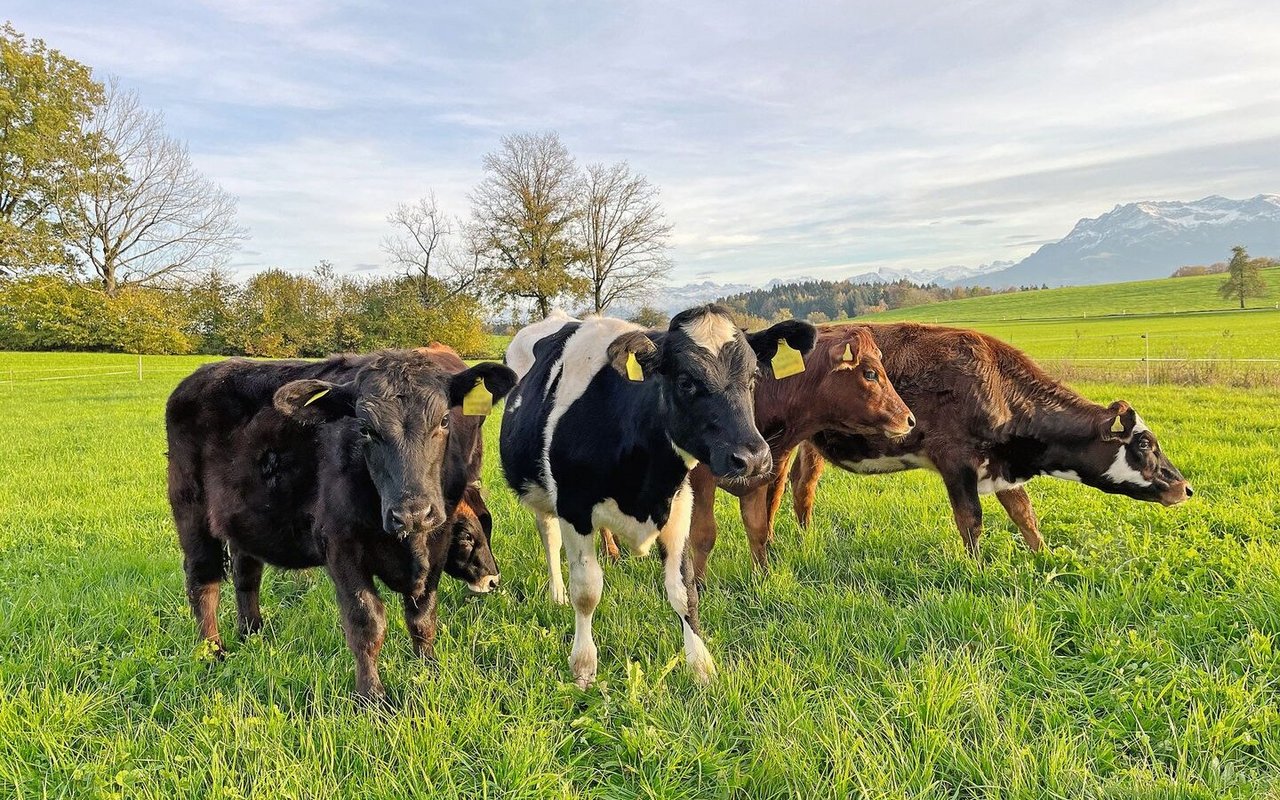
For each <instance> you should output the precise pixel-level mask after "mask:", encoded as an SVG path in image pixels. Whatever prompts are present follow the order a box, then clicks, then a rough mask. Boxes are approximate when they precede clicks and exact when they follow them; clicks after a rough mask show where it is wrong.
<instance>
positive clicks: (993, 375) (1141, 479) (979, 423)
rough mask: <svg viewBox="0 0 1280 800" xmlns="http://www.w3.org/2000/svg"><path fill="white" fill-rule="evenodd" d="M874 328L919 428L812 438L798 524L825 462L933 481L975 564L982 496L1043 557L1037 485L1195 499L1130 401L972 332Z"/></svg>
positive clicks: (771, 508)
mask: <svg viewBox="0 0 1280 800" xmlns="http://www.w3.org/2000/svg"><path fill="white" fill-rule="evenodd" d="M868 327H869V328H870V331H871V334H872V336H873V337H874V339H875V341H876V343H877V344H878V345H879V346H880V348H881V349H882V350H883V352H884V365H885V368H886V369H887V370H888V373H889V377H890V378H891V379H892V380H893V384H894V386H895V387H896V388H897V390H898V392H899V394H901V395H902V398H903V399H904V400H905V401H906V402H907V404H908V405H910V406H911V410H912V411H913V412H914V413H915V415H916V420H917V426H916V429H915V431H913V432H912V433H911V435H910V436H906V437H903V438H901V439H890V438H888V437H885V436H866V435H856V434H848V433H841V432H836V431H826V432H823V433H819V434H816V435H815V436H813V437H812V438H811V439H810V441H809V442H808V443H806V444H805V445H803V446H802V448H801V451H800V453H799V455H798V456H797V458H796V463H795V464H794V465H793V466H792V468H791V473H790V474H791V483H792V491H793V495H794V504H795V510H796V515H797V517H798V519H799V521H800V524H801V525H802V526H804V527H807V526H808V525H809V522H810V520H811V519H812V514H813V502H814V492H815V490H816V487H817V483H818V478H819V477H820V475H821V472H822V468H823V464H824V462H825V461H827V460H829V461H831V463H833V464H835V465H836V466H838V467H840V468H842V469H846V470H849V471H851V472H858V473H862V474H881V473H889V472H900V471H903V470H908V469H916V468H925V469H930V470H932V471H934V472H936V473H938V475H939V477H941V478H942V482H943V484H944V485H945V486H946V488H947V495H948V498H949V499H950V501H951V507H952V511H953V513H954V516H955V522H956V527H957V528H959V530H960V535H961V537H962V539H963V540H964V544H965V547H966V549H967V550H968V551H969V553H970V554H974V555H976V554H977V552H978V539H979V536H980V535H981V533H982V506H981V504H980V503H979V501H978V497H979V495H983V494H994V495H995V496H996V498H997V499H998V500H999V501H1000V504H1001V505H1002V506H1003V507H1004V509H1005V511H1006V512H1007V513H1008V514H1009V517H1010V519H1012V520H1013V522H1014V524H1015V525H1017V527H1018V529H1019V531H1021V533H1022V536H1023V539H1024V540H1025V541H1026V543H1027V546H1028V547H1029V548H1031V549H1032V550H1038V549H1039V548H1040V547H1041V544H1042V541H1041V538H1040V530H1039V525H1038V523H1037V521H1036V517H1035V511H1034V510H1033V509H1032V507H1031V501H1030V499H1029V498H1028V497H1027V493H1026V490H1024V489H1023V488H1022V487H1023V484H1025V483H1026V482H1027V481H1029V480H1030V479H1031V478H1033V477H1036V476H1039V475H1049V476H1052V477H1056V478H1061V479H1064V480H1070V481H1078V482H1080V483H1084V484H1086V485H1088V486H1092V487H1094V488H1096V489H1100V490H1102V491H1104V492H1108V493H1111V494H1122V495H1126V496H1128V497H1132V498H1134V499H1137V500H1146V501H1151V502H1158V503H1162V504H1164V505H1175V504H1177V503H1181V502H1183V501H1184V500H1186V499H1187V498H1188V497H1190V496H1191V494H1192V489H1191V485H1190V484H1189V483H1188V482H1187V481H1186V479H1185V478H1183V476H1182V473H1180V472H1179V471H1178V470H1177V469H1176V468H1175V467H1174V466H1173V464H1172V463H1170V462H1169V460H1168V458H1166V457H1165V455H1164V453H1163V451H1162V450H1161V449H1160V445H1159V443H1158V442H1157V441H1156V437H1155V434H1154V433H1152V431H1151V429H1150V428H1148V427H1147V425H1146V423H1145V422H1144V421H1143V419H1142V417H1140V416H1139V415H1138V413H1137V412H1136V411H1135V410H1134V409H1133V408H1131V407H1130V406H1129V404H1128V403H1126V402H1124V401H1117V402H1115V403H1112V404H1111V405H1109V406H1102V405H1098V404H1097V403H1093V402H1091V401H1089V400H1087V399H1085V398H1084V397H1081V396H1080V395H1079V394H1077V393H1076V392H1074V391H1072V390H1071V389H1069V388H1067V387H1066V386H1064V385H1062V384H1061V383H1059V382H1058V381H1055V380H1054V379H1053V378H1051V377H1049V375H1048V374H1046V373H1045V372H1044V371H1043V370H1042V369H1040V367H1038V366H1037V365H1036V364H1035V363H1034V362H1032V361H1031V359H1030V358H1028V357H1027V356H1026V355H1025V354H1023V353H1022V352H1021V351H1019V350H1017V349H1016V348H1014V347H1012V346H1011V345H1008V344H1006V343H1004V342H1002V341H1000V340H999V339H996V338H994V337H992V336H987V335H985V334H982V333H978V332H976V331H971V330H963V329H958V328H947V327H941V326H936V325H919V324H915V323H909V322H904V323H895V324H885V325H870V326H868ZM786 477H787V473H786V471H785V470H779V471H778V475H777V477H776V478H775V481H774V485H773V487H772V488H771V490H770V497H769V505H768V524H767V530H768V531H769V532H770V534H771V532H772V530H773V519H774V516H775V515H776V513H777V509H778V505H779V503H780V502H781V496H782V490H783V485H784V483H785V481H786ZM765 541H766V542H767V537H766V539H765ZM754 546H755V542H753V547H754Z"/></svg>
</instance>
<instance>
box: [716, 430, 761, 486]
mask: <svg viewBox="0 0 1280 800" xmlns="http://www.w3.org/2000/svg"><path fill="white" fill-rule="evenodd" d="M708 466H710V467H711V471H712V472H713V473H715V475H716V477H717V478H734V479H738V480H746V479H749V478H758V477H760V476H761V475H766V474H768V472H769V470H771V469H773V456H772V455H771V454H770V453H769V445H767V444H765V443H764V440H763V439H761V440H759V441H758V442H756V443H754V444H749V445H739V446H737V447H735V448H733V449H731V450H728V449H726V450H722V451H720V452H717V453H714V454H712V457H711V463H710V464H709V465H708Z"/></svg>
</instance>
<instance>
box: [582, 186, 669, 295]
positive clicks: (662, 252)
mask: <svg viewBox="0 0 1280 800" xmlns="http://www.w3.org/2000/svg"><path fill="white" fill-rule="evenodd" d="M581 203H582V213H581V215H580V216H579V217H578V219H577V222H576V228H577V235H578V239H579V241H580V245H581V247H582V264H581V269H582V270H583V271H584V272H585V274H586V278H587V280H588V281H589V282H590V284H591V300H592V302H593V303H594V304H595V311H596V313H597V314H599V313H602V312H604V311H605V310H606V309H607V308H609V306H611V305H613V304H614V303H616V302H618V301H619V300H642V299H644V298H645V297H647V296H648V295H650V294H651V293H652V291H653V290H654V289H655V288H657V287H658V286H661V285H662V284H664V283H666V280H667V276H668V275H670V274H671V259H670V258H669V257H668V256H667V237H668V236H669V235H670V234H671V224H670V223H669V222H667V221H666V218H665V217H664V216H663V213H662V208H661V207H660V206H659V205H658V188H657V187H656V186H654V185H653V184H651V183H649V181H648V179H647V178H645V177H644V176H643V175H639V174H636V173H634V172H632V171H631V167H630V166H629V165H628V164H627V163H626V162H625V161H623V162H619V163H617V164H612V165H609V166H606V165H604V164H592V165H591V166H589V167H587V170H586V173H585V174H584V175H583V177H582V188H581Z"/></svg>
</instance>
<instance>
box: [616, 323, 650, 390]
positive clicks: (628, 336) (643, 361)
mask: <svg viewBox="0 0 1280 800" xmlns="http://www.w3.org/2000/svg"><path fill="white" fill-rule="evenodd" d="M606 355H607V356H608V358H609V366H611V367H613V368H614V370H616V371H617V373H618V374H619V375H621V376H622V377H624V378H626V379H627V380H630V381H643V380H644V379H645V378H647V377H649V376H650V375H654V374H656V373H657V372H658V368H659V367H660V366H661V361H662V351H661V350H660V349H658V345H656V344H654V341H653V340H652V339H650V338H649V337H648V336H647V335H646V334H645V332H644V331H628V332H627V333H624V334H622V335H621V336H619V337H618V338H616V339H614V340H613V341H612V342H610V343H609V349H608V351H606Z"/></svg>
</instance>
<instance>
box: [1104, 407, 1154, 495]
mask: <svg viewBox="0 0 1280 800" xmlns="http://www.w3.org/2000/svg"><path fill="white" fill-rule="evenodd" d="M1139 424H1141V423H1139ZM1137 430H1138V429H1137V427H1135V428H1134V431H1135V432H1136V431H1137ZM1144 430H1145V427H1144ZM1127 454H1128V448H1127V447H1125V446H1124V444H1121V445H1120V448H1119V449H1118V450H1117V451H1116V457H1115V460H1114V461H1112V462H1111V466H1110V467H1108V468H1107V471H1106V472H1104V473H1102V477H1104V478H1106V479H1107V480H1109V481H1111V482H1112V483H1114V484H1116V485H1117V486H1119V485H1120V484H1122V483H1131V484H1133V485H1134V486H1150V485H1151V481H1149V480H1147V479H1146V478H1144V477H1142V473H1141V472H1139V471H1138V470H1136V469H1134V468H1133V467H1131V466H1129V459H1128V458H1127V457H1126V456H1127Z"/></svg>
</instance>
